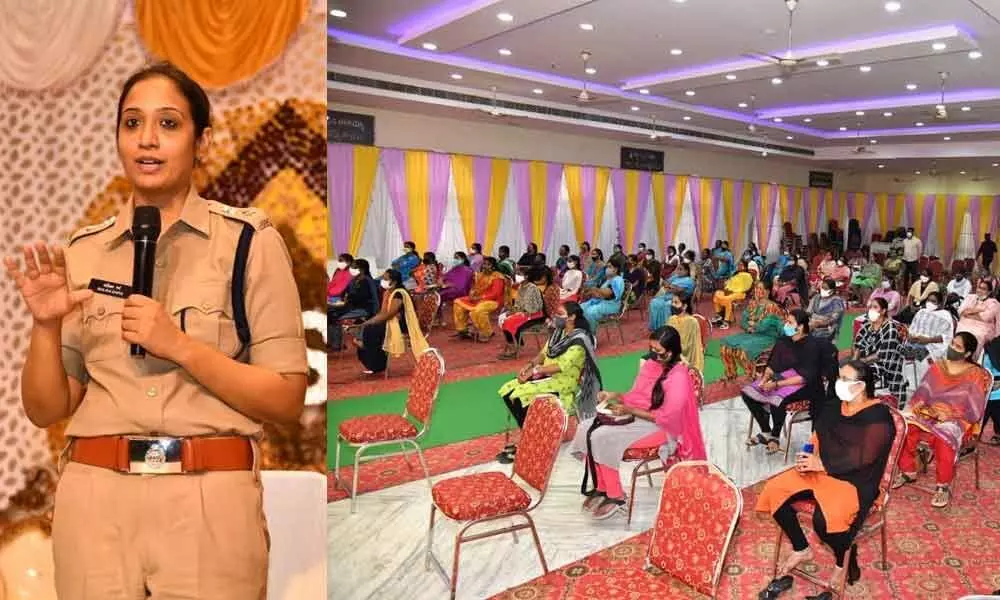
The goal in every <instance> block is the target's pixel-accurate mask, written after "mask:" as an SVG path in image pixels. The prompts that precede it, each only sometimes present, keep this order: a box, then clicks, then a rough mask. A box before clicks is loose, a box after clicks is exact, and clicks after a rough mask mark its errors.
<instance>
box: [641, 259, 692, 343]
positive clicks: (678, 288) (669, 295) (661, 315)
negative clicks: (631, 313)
mask: <svg viewBox="0 0 1000 600" xmlns="http://www.w3.org/2000/svg"><path fill="white" fill-rule="evenodd" d="M678 294H680V295H686V296H691V295H692V294H694V279H692V278H691V275H690V274H689V273H688V266H687V265H683V264H682V265H678V267H677V269H676V270H675V271H674V274H673V275H671V276H670V279H667V280H665V281H664V282H663V285H662V286H660V289H659V291H657V292H656V296H654V297H653V299H652V300H650V301H649V330H650V331H656V330H657V329H659V328H660V327H663V326H664V325H665V324H666V322H667V319H668V318H669V317H670V314H671V313H670V306H671V304H672V303H673V297H674V296H676V295H678Z"/></svg>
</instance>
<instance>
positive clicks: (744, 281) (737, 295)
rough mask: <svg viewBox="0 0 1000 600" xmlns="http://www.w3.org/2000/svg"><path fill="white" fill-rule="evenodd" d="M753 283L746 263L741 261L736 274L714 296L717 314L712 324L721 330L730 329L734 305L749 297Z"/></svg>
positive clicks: (713, 302) (713, 305)
mask: <svg viewBox="0 0 1000 600" xmlns="http://www.w3.org/2000/svg"><path fill="white" fill-rule="evenodd" d="M753 283H754V280H753V275H751V274H750V273H748V272H747V263H746V261H742V260H741V261H740V265H739V268H738V271H737V272H736V274H735V275H733V276H732V277H730V278H729V280H727V281H726V283H725V286H724V287H723V289H721V290H718V291H717V292H715V295H714V296H712V307H713V308H714V309H715V312H716V315H715V316H714V317H712V322H713V323H715V324H716V325H717V326H718V327H719V329H729V326H730V324H731V323H732V322H733V304H734V303H735V302H740V301H742V300H743V299H745V298H746V297H747V292H749V291H750V289H751V288H752V287H753Z"/></svg>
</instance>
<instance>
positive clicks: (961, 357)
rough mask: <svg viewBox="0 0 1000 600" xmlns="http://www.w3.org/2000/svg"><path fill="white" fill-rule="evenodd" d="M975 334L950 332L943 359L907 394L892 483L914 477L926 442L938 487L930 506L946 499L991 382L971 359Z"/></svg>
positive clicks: (979, 421)
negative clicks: (900, 448)
mask: <svg viewBox="0 0 1000 600" xmlns="http://www.w3.org/2000/svg"><path fill="white" fill-rule="evenodd" d="M977 348H978V346H977V342H976V338H975V337H974V336H973V335H972V334H971V333H968V332H966V331H962V332H959V333H956V334H955V337H954V339H952V341H951V345H950V346H949V347H948V353H947V355H946V356H945V359H944V360H939V361H937V362H935V363H934V364H932V365H931V367H930V369H928V370H927V374H926V375H924V378H923V380H921V382H920V385H919V386H918V387H917V391H916V392H914V393H913V398H912V399H911V400H910V405H909V412H910V413H911V414H908V415H907V422H908V423H910V428H909V430H908V431H907V433H906V442H905V443H904V444H903V451H902V454H900V456H899V476H898V477H897V478H896V481H895V482H893V484H892V487H893V488H898V487H902V486H904V485H906V484H908V483H912V482H914V481H916V479H917V446H918V444H919V443H920V442H927V443H929V444H930V446H931V450H932V451H933V452H934V457H935V459H934V462H935V463H936V468H937V473H936V475H937V490H936V491H935V492H934V495H933V497H932V498H931V506H933V507H935V508H943V507H945V506H947V505H948V502H949V501H950V500H951V481H952V479H954V478H955V460H956V457H957V456H958V451H959V450H960V449H961V447H962V444H963V442H964V441H965V440H968V439H971V438H972V437H974V436H977V435H979V430H980V428H981V427H982V421H983V398H984V397H985V395H986V394H987V392H988V391H989V390H990V389H992V387H993V376H992V375H991V374H990V373H989V372H988V371H986V370H985V369H983V368H982V367H980V366H979V365H978V364H976V362H975V359H973V356H974V355H975V354H976V350H977Z"/></svg>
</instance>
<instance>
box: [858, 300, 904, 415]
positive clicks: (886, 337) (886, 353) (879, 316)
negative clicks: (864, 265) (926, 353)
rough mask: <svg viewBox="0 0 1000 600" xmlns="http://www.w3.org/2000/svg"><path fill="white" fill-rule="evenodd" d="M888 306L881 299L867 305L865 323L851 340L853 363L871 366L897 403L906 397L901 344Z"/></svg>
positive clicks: (876, 377)
mask: <svg viewBox="0 0 1000 600" xmlns="http://www.w3.org/2000/svg"><path fill="white" fill-rule="evenodd" d="M888 312H889V305H888V304H887V303H886V301H885V300H883V299H882V298H872V299H871V300H869V301H868V315H867V316H868V321H866V322H865V323H864V324H863V325H862V326H861V329H860V330H858V335H857V336H856V337H855V338H854V353H853V359H854V360H860V361H862V362H864V363H867V364H869V365H872V366H873V368H874V370H875V379H876V381H877V382H879V383H880V384H881V387H886V388H889V393H890V394H892V395H893V396H895V397H896V398H897V399H898V400H902V399H903V395H904V394H905V393H906V378H905V377H904V376H903V352H902V342H901V341H900V339H899V329H897V327H896V323H895V322H893V320H892V319H890V318H889V314H888Z"/></svg>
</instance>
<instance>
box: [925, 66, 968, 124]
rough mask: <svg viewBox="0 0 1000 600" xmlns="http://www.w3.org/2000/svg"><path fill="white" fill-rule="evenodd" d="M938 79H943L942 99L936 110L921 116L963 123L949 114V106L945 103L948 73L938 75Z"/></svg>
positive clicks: (927, 111) (935, 107) (926, 111)
mask: <svg viewBox="0 0 1000 600" xmlns="http://www.w3.org/2000/svg"><path fill="white" fill-rule="evenodd" d="M938 77H940V78H941V99H940V100H939V101H938V104H937V105H935V106H934V110H924V111H921V112H920V114H921V115H922V116H924V117H926V118H933V119H936V120H938V121H952V122H961V121H962V119H955V118H953V117H952V116H951V115H950V114H949V112H948V105H947V104H945V102H944V88H945V84H946V83H947V82H948V72H947V71H941V72H940V73H938Z"/></svg>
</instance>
